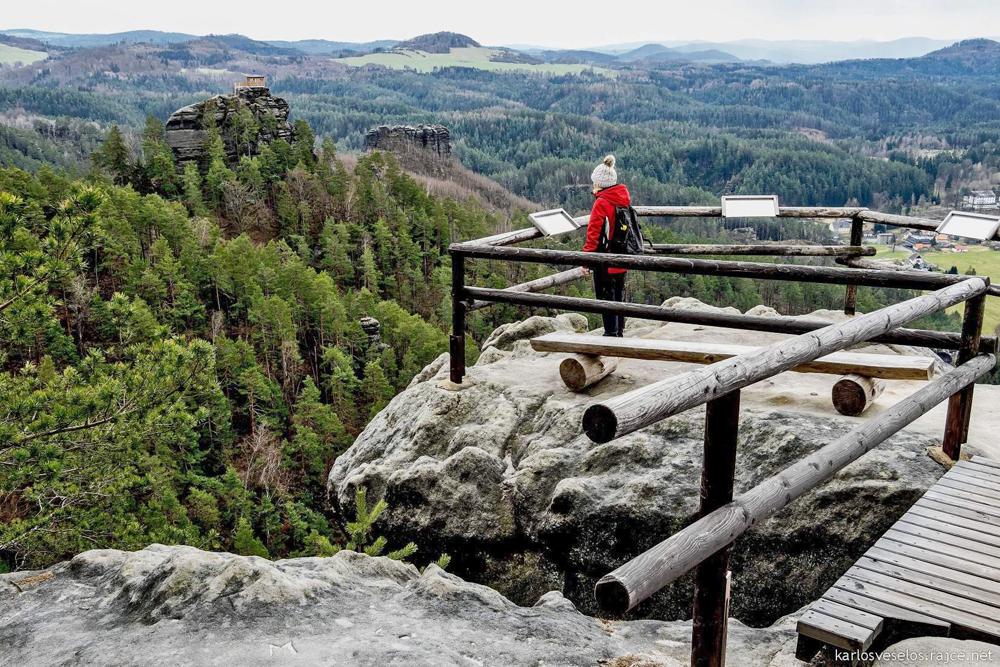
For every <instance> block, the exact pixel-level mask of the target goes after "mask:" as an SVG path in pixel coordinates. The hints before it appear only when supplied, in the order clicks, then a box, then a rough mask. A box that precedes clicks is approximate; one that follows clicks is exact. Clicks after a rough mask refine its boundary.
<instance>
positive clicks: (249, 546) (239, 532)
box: [233, 516, 271, 558]
mask: <svg viewBox="0 0 1000 667" xmlns="http://www.w3.org/2000/svg"><path fill="white" fill-rule="evenodd" d="M233 551H235V552H236V553H238V554H239V555H241V556H260V557H261V558H270V557H271V554H270V553H268V551H267V547H265V546H264V543H263V542H261V541H260V540H259V539H257V536H256V535H254V534H253V527H252V526H251V525H250V522H249V521H247V519H246V517H242V516H241V517H240V520H239V522H238V523H237V525H236V533H235V534H234V535H233Z"/></svg>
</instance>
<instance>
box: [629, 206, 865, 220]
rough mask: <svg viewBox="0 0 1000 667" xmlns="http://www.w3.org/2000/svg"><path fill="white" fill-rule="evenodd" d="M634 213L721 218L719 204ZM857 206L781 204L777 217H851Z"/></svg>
mask: <svg viewBox="0 0 1000 667" xmlns="http://www.w3.org/2000/svg"><path fill="white" fill-rule="evenodd" d="M634 208H635V212H636V215H642V216H650V217H664V218H721V217H722V207H721V206H635V207H634ZM865 210H867V209H864V208H861V207H859V206H781V207H779V208H778V216H777V217H779V218H852V217H854V216H855V215H857V214H858V213H860V212H861V211H865Z"/></svg>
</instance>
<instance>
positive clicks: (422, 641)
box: [0, 545, 795, 667]
mask: <svg viewBox="0 0 1000 667" xmlns="http://www.w3.org/2000/svg"><path fill="white" fill-rule="evenodd" d="M690 632H691V629H690V623H688V622H672V623H664V622H655V621H642V622H612V621H600V620H598V619H594V618H590V617H587V616H584V615H583V614H581V613H579V612H578V611H577V610H576V609H575V608H574V607H573V605H572V604H571V603H570V602H569V601H568V600H566V599H565V598H564V597H563V596H562V595H560V594H559V593H557V592H551V593H548V594H546V595H544V596H543V597H542V598H541V599H539V600H538V601H537V603H536V604H535V605H534V606H532V607H521V606H518V605H516V604H514V603H513V602H511V601H510V600H508V599H506V598H504V597H503V596H502V595H500V594H499V593H497V592H496V591H494V590H491V589H489V588H486V587H484V586H478V585H476V584H470V583H467V582H465V581H463V580H462V579H460V578H458V577H456V576H454V575H452V574H449V573H447V572H443V571H442V570H440V569H439V568H438V567H437V566H435V565H430V566H428V567H427V569H426V570H424V571H423V573H421V572H419V571H418V570H417V568H416V567H414V566H413V565H408V564H405V563H400V562H397V561H392V560H389V559H387V558H372V557H369V556H365V555H363V554H358V553H354V552H348V551H342V552H340V553H338V554H337V555H335V556H333V557H331V558H298V559H289V560H281V561H275V562H271V561H267V560H264V559H262V558H257V557H247V556H235V555H233V554H226V553H210V552H205V551H200V550H198V549H195V548H193V547H165V546H161V545H153V546H151V547H148V548H146V549H143V550H142V551H137V552H124V551H115V550H97V551H88V552H85V553H83V554H80V555H78V556H76V557H75V558H73V560H71V561H69V562H65V563H60V564H58V565H55V566H53V567H52V568H50V569H48V570H45V571H43V572H18V573H14V574H6V575H0V664H4V665H21V666H26V667H27V666H31V665H55V664H93V665H107V664H114V665H165V664H171V665H248V666H252V665H274V664H296V665H337V666H342V667H363V666H366V665H373V666H376V667H385V666H387V665H406V666H407V667H419V666H425V665H427V666H434V667H447V666H450V665H462V666H463V667H464V666H468V665H511V666H520V665H525V666H528V665H532V666H534V665H551V666H567V667H570V666H572V667H578V666H581V665H608V666H611V665H617V666H619V667H625V666H629V667H638V666H640V665H642V666H646V667H680V666H681V665H686V664H687V658H688V653H689V648H688V647H689V645H690V644H689V641H690ZM729 637H730V643H729V650H728V656H729V661H730V664H734V665H759V666H762V667H767V666H770V667H779V666H780V665H785V666H788V665H792V664H795V663H794V661H793V659H792V658H791V657H790V656H791V655H792V653H793V652H794V645H795V639H794V619H792V618H787V619H783V620H782V621H781V622H780V623H778V624H776V625H775V626H773V627H771V628H767V629H763V630H755V629H753V628H748V627H746V626H744V625H743V624H741V623H739V622H737V621H731V622H730V626H729Z"/></svg>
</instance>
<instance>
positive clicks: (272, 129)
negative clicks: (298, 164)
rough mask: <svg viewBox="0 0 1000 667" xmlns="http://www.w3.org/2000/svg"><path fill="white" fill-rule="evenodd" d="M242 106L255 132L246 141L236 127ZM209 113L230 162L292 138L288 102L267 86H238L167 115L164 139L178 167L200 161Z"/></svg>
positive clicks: (203, 157)
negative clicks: (225, 93)
mask: <svg viewBox="0 0 1000 667" xmlns="http://www.w3.org/2000/svg"><path fill="white" fill-rule="evenodd" d="M242 109H247V110H249V111H250V113H251V114H253V117H254V119H255V121H256V123H257V126H258V131H257V132H256V133H255V134H254V136H252V137H251V138H250V140H249V142H246V141H245V139H244V138H242V137H240V134H241V133H240V131H239V129H238V127H239V122H240V121H239V117H238V114H239V112H240V110H242ZM209 115H213V116H214V117H215V123H216V125H217V126H218V127H219V130H220V132H221V135H222V139H223V141H224V142H225V145H226V157H227V160H228V161H229V162H230V163H234V162H236V161H237V160H238V158H239V156H240V155H247V154H249V155H256V154H257V153H258V152H259V150H260V147H261V146H262V145H264V144H268V143H270V142H272V141H275V140H277V139H284V140H285V141H289V142H290V141H292V139H293V138H294V137H293V133H292V126H291V125H290V124H289V123H288V102H286V101H285V100H283V99H282V98H280V97H274V96H272V95H271V91H270V90H269V89H267V88H263V87H257V88H243V87H241V88H238V89H237V91H236V92H235V93H234V94H232V95H216V96H215V97H211V98H209V99H207V100H204V101H202V102H198V103H197V104H191V105H189V106H186V107H182V108H180V109H178V110H177V111H175V112H173V113H172V114H170V118H169V119H167V124H166V140H167V144H168V145H169V146H170V148H171V149H172V150H173V152H174V159H175V160H176V162H177V164H178V166H179V167H180V168H181V169H183V167H184V164H185V163H187V162H191V161H195V162H198V163H203V162H204V159H205V144H206V142H207V140H208V132H207V123H208V118H209Z"/></svg>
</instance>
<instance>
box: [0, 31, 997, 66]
mask: <svg viewBox="0 0 1000 667" xmlns="http://www.w3.org/2000/svg"><path fill="white" fill-rule="evenodd" d="M0 35H6V36H8V38H7V39H6V40H2V41H5V42H6V43H8V44H11V45H16V46H21V47H22V48H36V49H37V48H39V46H47V47H50V48H53V49H56V50H58V49H77V48H93V47H99V46H108V45H114V44H123V43H124V44H139V43H148V44H154V45H176V44H182V43H190V44H198V43H205V41H206V40H211V41H212V42H213V43H216V44H218V45H221V46H225V47H227V48H232V49H235V50H240V51H245V52H248V53H254V54H257V55H294V54H296V53H298V54H303V55H329V56H334V57H343V56H351V55H360V54H369V53H373V52H379V51H393V50H395V51H399V50H407V51H419V52H424V53H432V54H447V53H449V52H450V50H451V49H453V48H467V47H479V46H480V44H479V43H478V42H477V41H475V40H474V39H472V38H471V37H468V36H466V35H461V34H458V33H454V32H438V33H431V34H427V35H420V36H418V37H414V38H413V39H410V40H406V41H398V40H388V39H386V40H376V41H370V42H345V41H331V40H326V39H305V40H255V39H251V38H249V37H245V36H243V35H236V34H233V35H193V34H188V33H181V32H164V31H160V30H132V31H128V32H117V33H107V34H96V33H93V34H74V33H64V32H49V31H44V30H33V29H28V28H18V29H7V30H0ZM14 40H19V43H18V42H15V41H14ZM976 43H986V44H991V43H993V44H995V42H991V41H990V40H966V41H965V42H961V44H966V45H968V44H976ZM29 44H30V46H29ZM951 45H952V42H951V41H949V40H940V39H931V38H927V37H907V38H902V39H895V40H890V41H884V42H878V41H864V40H859V41H831V40H826V41H822V40H815V41H814V40H760V39H746V40H736V41H730V42H712V41H690V42H683V41H664V42H655V43H633V44H613V45H605V46H599V47H594V48H588V49H546V48H542V47H532V46H516V47H515V46H504V47H497V48H498V49H499V50H500V52H502V55H501V56H499V57H497V59H498V60H502V61H504V62H523V63H551V64H578V65H591V66H597V67H614V66H642V65H646V66H653V67H655V66H658V65H663V64H670V63H681V62H692V63H706V64H716V63H736V62H740V61H752V62H759V63H765V62H770V63H775V64H802V65H818V64H823V63H836V62H839V61H858V60H870V59H876V60H894V59H918V58H919V57H921V56H925V55H929V54H933V53H937V54H939V55H938V56H936V57H938V58H947V59H949V60H951V61H952V62H951V63H950V66H954V65H955V62H954V61H955V57H954V56H948V55H947V48H952V46H951ZM946 47H947V48H946ZM968 48H970V47H968V46H967V47H965V49H964V50H963V53H964V56H963V59H960V60H961V62H965V61H968V64H969V65H970V66H974V63H975V61H976V58H975V56H974V55H973V54H971V53H965V51H967V50H968ZM985 48H986V52H985V54H986V55H985V57H986V58H990V57H992V56H991V55H990V53H989V47H985ZM942 50H943V51H942ZM885 66H886V67H889V65H888V64H886V65H885ZM890 68H891V67H890ZM917 69H918V70H933V69H934V66H932V65H931V64H929V63H924V64H923V65H921V66H920V67H918V68H917Z"/></svg>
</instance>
